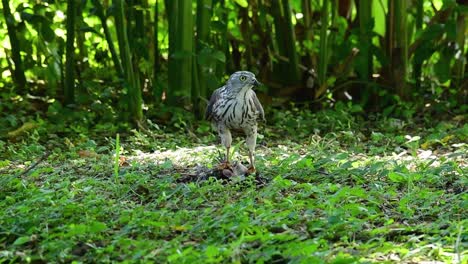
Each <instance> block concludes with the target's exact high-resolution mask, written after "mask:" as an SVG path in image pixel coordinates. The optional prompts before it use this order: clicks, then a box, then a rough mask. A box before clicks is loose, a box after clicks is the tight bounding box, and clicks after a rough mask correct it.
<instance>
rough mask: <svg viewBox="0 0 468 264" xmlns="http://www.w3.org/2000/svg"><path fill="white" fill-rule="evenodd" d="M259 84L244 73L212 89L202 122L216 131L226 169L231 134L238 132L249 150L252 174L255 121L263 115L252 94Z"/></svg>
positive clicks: (239, 72) (237, 74)
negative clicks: (232, 131) (207, 123)
mask: <svg viewBox="0 0 468 264" xmlns="http://www.w3.org/2000/svg"><path fill="white" fill-rule="evenodd" d="M259 85H261V83H260V82H259V81H257V79H256V78H255V75H254V74H253V73H251V72H248V71H238V72H235V73H233V74H232V75H231V76H230V77H229V80H228V81H227V83H226V85H224V86H223V87H221V88H218V89H216V90H215V91H214V92H213V94H212V95H211V99H210V101H209V103H208V107H207V109H206V113H205V118H206V119H207V120H209V121H211V122H212V124H213V127H214V128H215V129H216V130H217V131H218V134H219V136H220V138H221V143H222V144H223V145H224V146H225V147H226V163H225V166H226V167H229V166H230V164H229V149H230V147H231V143H232V135H231V130H240V131H242V132H244V134H245V136H246V140H245V142H246V145H247V147H248V149H249V159H250V167H249V172H254V171H255V160H254V152H255V145H256V141H257V120H259V119H261V120H265V113H264V111H263V107H262V105H261V104H260V101H259V100H258V98H257V95H256V94H255V92H254V91H253V90H252V88H253V87H254V86H259Z"/></svg>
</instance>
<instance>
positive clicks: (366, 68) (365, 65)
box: [358, 0, 373, 81]
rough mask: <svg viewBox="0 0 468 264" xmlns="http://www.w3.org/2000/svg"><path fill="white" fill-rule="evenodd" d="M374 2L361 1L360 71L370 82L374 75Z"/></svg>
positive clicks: (368, 0) (363, 77)
mask: <svg viewBox="0 0 468 264" xmlns="http://www.w3.org/2000/svg"><path fill="white" fill-rule="evenodd" d="M371 26H372V0H360V1H359V28H360V36H359V37H360V40H359V48H360V52H359V55H358V56H362V58H361V61H360V65H359V70H360V74H361V79H362V80H365V81H368V80H370V79H371V75H372V68H373V66H372V52H371V45H372V28H371Z"/></svg>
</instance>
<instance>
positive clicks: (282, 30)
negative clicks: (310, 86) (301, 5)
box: [271, 0, 300, 84]
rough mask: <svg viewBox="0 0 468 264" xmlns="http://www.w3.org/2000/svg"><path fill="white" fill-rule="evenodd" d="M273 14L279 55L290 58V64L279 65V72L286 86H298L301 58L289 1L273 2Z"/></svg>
mask: <svg viewBox="0 0 468 264" xmlns="http://www.w3.org/2000/svg"><path fill="white" fill-rule="evenodd" d="M271 12H272V15H273V17H274V21H273V22H274V26H275V39H276V46H277V49H278V53H279V54H280V55H281V56H285V57H287V58H289V64H285V63H282V62H280V63H278V65H277V70H276V71H277V72H278V74H280V75H281V80H282V81H283V82H284V83H286V84H296V83H297V82H298V81H299V78H300V73H299V67H298V64H299V58H298V55H297V52H296V37H295V34H294V27H293V24H292V20H291V7H290V6H289V1H287V0H286V1H284V0H282V1H279V0H278V1H272V2H271Z"/></svg>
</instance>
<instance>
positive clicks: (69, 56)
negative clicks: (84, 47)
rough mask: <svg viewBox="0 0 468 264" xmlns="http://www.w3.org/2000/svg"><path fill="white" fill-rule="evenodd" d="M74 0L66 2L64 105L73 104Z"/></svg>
mask: <svg viewBox="0 0 468 264" xmlns="http://www.w3.org/2000/svg"><path fill="white" fill-rule="evenodd" d="M75 1H76V0H68V1H67V44H66V45H67V47H66V64H65V87H64V103H65V105H68V104H73V103H75V45H74V44H75V20H76V2H75Z"/></svg>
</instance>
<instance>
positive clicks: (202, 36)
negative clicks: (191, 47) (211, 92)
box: [196, 0, 213, 98]
mask: <svg viewBox="0 0 468 264" xmlns="http://www.w3.org/2000/svg"><path fill="white" fill-rule="evenodd" d="M212 2H213V1H212V0H198V1H197V39H196V41H197V43H196V52H197V54H199V53H200V52H201V50H202V49H203V47H204V45H206V44H207V42H208V37H209V34H210V22H211V9H212V4H213V3H212ZM197 68H198V79H199V84H198V87H199V89H200V90H199V94H200V96H201V97H203V98H205V97H206V96H207V87H206V79H205V78H206V77H205V71H204V70H203V67H202V65H199V67H197Z"/></svg>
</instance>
